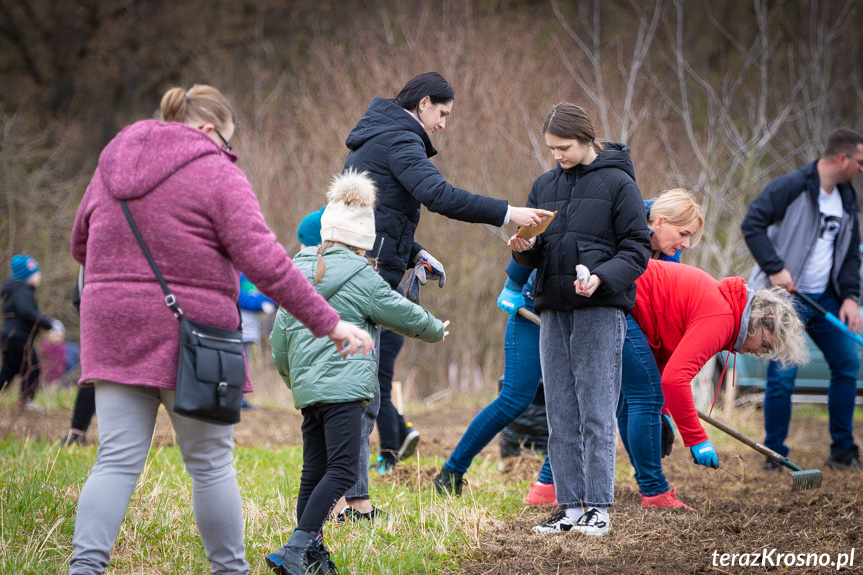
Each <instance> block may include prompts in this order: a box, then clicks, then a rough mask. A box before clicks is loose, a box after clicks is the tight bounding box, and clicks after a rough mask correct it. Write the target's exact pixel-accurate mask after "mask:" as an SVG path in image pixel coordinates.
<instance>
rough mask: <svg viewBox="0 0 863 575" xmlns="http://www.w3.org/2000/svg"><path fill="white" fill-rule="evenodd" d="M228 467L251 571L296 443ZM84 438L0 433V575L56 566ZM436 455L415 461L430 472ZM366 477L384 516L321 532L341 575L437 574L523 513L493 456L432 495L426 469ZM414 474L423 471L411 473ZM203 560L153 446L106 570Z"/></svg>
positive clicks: (175, 469) (280, 525) (66, 538)
mask: <svg viewBox="0 0 863 575" xmlns="http://www.w3.org/2000/svg"><path fill="white" fill-rule="evenodd" d="M234 455H235V467H236V469H237V474H238V478H239V481H240V490H241V493H242V495H243V506H244V515H245V521H246V553H247V557H248V559H249V561H250V563H251V567H252V569H251V572H252V573H268V572H269V571H268V570H267V569H266V565H265V563H264V561H263V558H264V556H265V555H266V554H267V553H269V552H271V551H273V550H275V549H277V548H279V547H280V546H281V545H282V544H283V543H285V542H286V541H287V539H288V538H289V537H290V533H291V531H292V530H293V528H294V527H295V525H296V519H295V508H294V504H295V502H296V496H297V487H298V485H299V473H300V468H301V465H302V452H301V449H300V448H299V447H289V448H282V449H266V448H237V449H235V451H234ZM95 457H96V448H95V447H75V448H72V449H64V448H63V447H61V446H60V444H59V442H56V443H43V442H33V441H28V440H25V441H19V440H15V439H12V440H7V441H3V442H0V461H2V462H3V464H2V467H0V485H2V490H0V518H2V519H0V545H2V555H0V557H2V559H0V573H16V574H43V573H64V572H65V570H66V569H67V568H68V561H69V558H70V556H71V554H72V548H71V541H72V533H73V531H74V523H75V505H76V500H77V496H78V494H79V492H80V489H81V487H82V485H83V483H84V481H85V480H86V478H87V474H88V473H89V470H90V467H91V466H92V464H93V463H94V461H95ZM441 463H442V462H441V461H439V460H436V459H431V458H427V459H423V460H421V461H419V467H420V468H421V469H422V470H429V469H431V468H432V467H434V468H435V469H436V468H437V466H439V465H440V464H441ZM410 465H411V467H412V471H411V472H407V471H400V473H399V474H398V475H397V476H395V477H391V476H387V477H378V476H373V478H372V486H371V495H372V502H373V503H374V504H375V505H377V506H380V507H381V508H383V509H384V510H386V513H387V517H386V520H384V521H380V522H377V523H376V524H375V525H374V526H371V527H370V526H369V525H368V524H365V523H360V524H349V525H345V526H340V527H339V526H336V524H334V523H328V524H327V526H326V527H325V530H324V534H325V537H326V538H327V542H328V546H329V547H330V548H331V551H332V553H333V555H334V560H335V561H336V563H337V565H338V566H339V568H340V569H341V572H342V573H363V574H371V573H443V572H447V571H448V570H449V569H452V568H456V567H457V566H458V564H459V563H460V562H461V561H464V560H466V559H468V558H469V556H470V555H471V554H473V553H474V551H475V550H476V549H478V547H479V537H480V534H481V533H482V532H483V531H484V529H485V528H486V527H487V526H488V525H490V524H491V523H494V522H497V521H502V520H503V521H505V520H507V519H509V518H512V517H514V516H515V515H516V514H518V513H519V512H521V511H522V510H523V506H522V505H521V501H520V500H521V497H522V495H523V493H524V492H525V491H526V489H527V482H526V481H524V482H519V480H517V479H514V478H512V477H510V478H509V479H507V478H505V477H504V476H502V475H501V474H500V472H499V471H498V470H497V465H496V462H495V461H492V460H491V459H489V460H484V461H477V462H476V463H475V465H474V466H473V467H472V468H471V470H470V481H471V488H470V489H466V491H465V493H464V495H463V496H462V497H461V498H460V499H444V498H441V497H438V496H437V495H435V494H434V493H433V492H432V491H431V490H430V489H428V488H427V487H425V486H423V487H419V485H418V484H419V477H420V476H422V477H424V478H425V479H424V482H425V483H426V484H427V483H428V477H429V476H428V473H429V471H423V472H418V471H417V461H416V460H413V462H412V463H411V464H410ZM423 473H424V474H423ZM206 572H209V566H208V564H207V561H206V558H205V556H204V551H203V546H202V545H201V542H200V539H199V538H198V534H197V530H196V529H195V525H194V518H193V514H192V506H191V480H190V479H189V478H188V476H187V475H186V474H185V472H184V471H183V465H182V461H181V458H180V454H179V451H178V450H177V449H176V448H174V447H165V448H153V449H152V451H151V453H150V458H149V459H148V462H147V466H146V467H145V471H144V473H143V474H142V476H141V479H140V482H139V486H138V488H137V489H136V490H135V492H134V494H133V495H132V499H131V502H130V505H129V510H128V513H127V515H126V520H125V522H124V523H123V526H122V528H121V530H120V534H119V536H118V538H117V541H116V544H115V547H114V551H113V554H112V561H111V565H110V568H109V570H108V573H110V574H121V573H122V574H126V573H206Z"/></svg>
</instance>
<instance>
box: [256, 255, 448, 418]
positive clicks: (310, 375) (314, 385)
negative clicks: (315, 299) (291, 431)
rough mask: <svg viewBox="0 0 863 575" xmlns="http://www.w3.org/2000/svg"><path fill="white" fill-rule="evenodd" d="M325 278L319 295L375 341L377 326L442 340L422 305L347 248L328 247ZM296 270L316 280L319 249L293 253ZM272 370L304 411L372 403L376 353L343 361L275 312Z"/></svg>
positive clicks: (437, 322)
mask: <svg viewBox="0 0 863 575" xmlns="http://www.w3.org/2000/svg"><path fill="white" fill-rule="evenodd" d="M323 258H324V261H325V263H326V266H327V268H326V273H324V277H323V278H322V279H321V281H320V283H318V284H316V285H315V287H316V288H317V290H318V292H320V294H321V295H322V296H324V297H325V298H326V299H327V301H329V302H330V303H331V304H332V306H333V307H334V308H335V309H336V310H338V312H339V314H340V315H341V317H342V319H343V320H344V321H347V322H350V323H353V324H355V325H358V326H360V327H362V328H363V329H365V330H366V331H367V332H369V334H371V335H372V336H373V337H374V334H375V332H376V331H377V330H376V326H378V325H381V326H383V327H385V328H387V329H389V330H391V331H395V332H397V333H400V334H402V335H405V336H407V337H413V338H417V339H419V340H422V341H425V342H435V341H440V340H441V339H442V338H443V335H444V327H443V323H442V322H441V321H440V320H438V319H435V317H434V316H433V315H432V314H431V313H429V312H428V311H426V310H424V309H423V308H421V307H420V306H418V305H416V304H414V303H411V302H410V301H408V300H407V299H405V298H404V297H402V296H401V295H399V294H398V293H397V292H395V291H393V290H392V289H390V287H389V285H388V284H387V282H386V281H384V279H383V278H382V277H381V276H379V275H378V274H377V273H375V271H374V270H373V269H372V268H371V266H369V264H368V260H366V258H364V257H361V256H358V255H356V254H355V253H353V252H351V251H350V250H348V249H347V248H345V247H342V246H335V247H331V248H328V249H327V250H326V251H325V252H324V255H323ZM294 261H295V262H296V264H297V267H298V268H299V269H301V270H302V271H303V273H304V274H305V275H306V277H308V278H309V280H310V281H311V279H312V278H313V277H314V275H315V272H316V270H317V266H318V255H317V248H315V247H310V248H306V249H304V250H303V251H301V252H300V253H299V254H297V256H296V258H295V260H294ZM270 342H271V343H272V348H273V365H275V366H276V369H277V370H278V371H279V375H281V376H282V379H284V381H285V383H286V384H287V386H288V387H289V388H290V389H291V394H292V395H293V398H294V407H296V408H297V409H302V408H304V407H308V406H310V405H316V404H320V403H345V402H349V401H371V400H372V398H373V397H374V393H375V381H376V379H377V350H374V351H372V352H371V353H369V355H368V356H363V355H362V354H354V355H350V356H348V357H347V358H345V359H342V358H341V357H340V356H339V354H338V352H337V351H336V348H335V346H333V345H329V346H327V345H324V344H323V341H322V340H319V339H315V338H314V337H313V336H312V335H311V334H310V333H309V331H308V330H307V329H305V328H304V327H303V326H302V325H301V324H300V323H299V322H298V321H297V320H296V319H294V318H293V317H291V316H290V315H288V314H287V313H285V311H284V310H279V313H278V314H277V315H276V323H275V325H274V326H273V333H272V335H271V336H270Z"/></svg>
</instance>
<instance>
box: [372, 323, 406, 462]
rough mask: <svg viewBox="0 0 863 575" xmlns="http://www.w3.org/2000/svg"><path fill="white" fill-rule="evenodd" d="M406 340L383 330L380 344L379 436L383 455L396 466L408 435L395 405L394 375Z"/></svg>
mask: <svg viewBox="0 0 863 575" xmlns="http://www.w3.org/2000/svg"><path fill="white" fill-rule="evenodd" d="M404 342H405V338H404V337H403V336H401V335H399V334H397V333H395V332H394V331H390V330H388V329H382V330H381V340H380V342H379V343H378V348H379V350H378V354H379V356H378V357H379V362H380V363H379V365H378V382H379V383H380V386H381V408H380V410H379V411H378V435H379V436H380V438H381V455H383V456H384V458H386V459H387V460H389V462H390V463H392V464H395V456H396V454H397V453H398V452H399V447H401V444H402V440H403V439H404V437H405V436H406V435H407V433H408V431H407V427H406V425H405V418H404V417H402V416H401V414H400V413H399V412H398V411H397V410H396V407H395V405H393V373H394V372H395V365H396V358H397V357H398V355H399V352H400V351H401V349H402V345H403V344H404Z"/></svg>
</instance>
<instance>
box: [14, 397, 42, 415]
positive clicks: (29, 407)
mask: <svg viewBox="0 0 863 575" xmlns="http://www.w3.org/2000/svg"><path fill="white" fill-rule="evenodd" d="M18 409H20V410H21V411H32V412H35V413H48V410H47V409H45V408H44V407H42V406H41V405H39V404H38V403H36V402H35V401H33V400H32V399H31V400H30V401H28V402H27V403H20V404H18Z"/></svg>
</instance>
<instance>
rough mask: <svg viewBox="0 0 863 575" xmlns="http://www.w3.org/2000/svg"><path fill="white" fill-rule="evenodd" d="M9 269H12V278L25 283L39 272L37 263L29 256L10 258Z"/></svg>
mask: <svg viewBox="0 0 863 575" xmlns="http://www.w3.org/2000/svg"><path fill="white" fill-rule="evenodd" d="M9 267H10V268H12V277H13V278H17V279H19V280H21V281H26V280H27V278H29V277H30V276H32V275H33V274H35V273H36V272H38V271H39V262H37V261H36V260H34V259H33V258H31V257H30V256H25V255H15V256H12V261H10V262H9Z"/></svg>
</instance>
